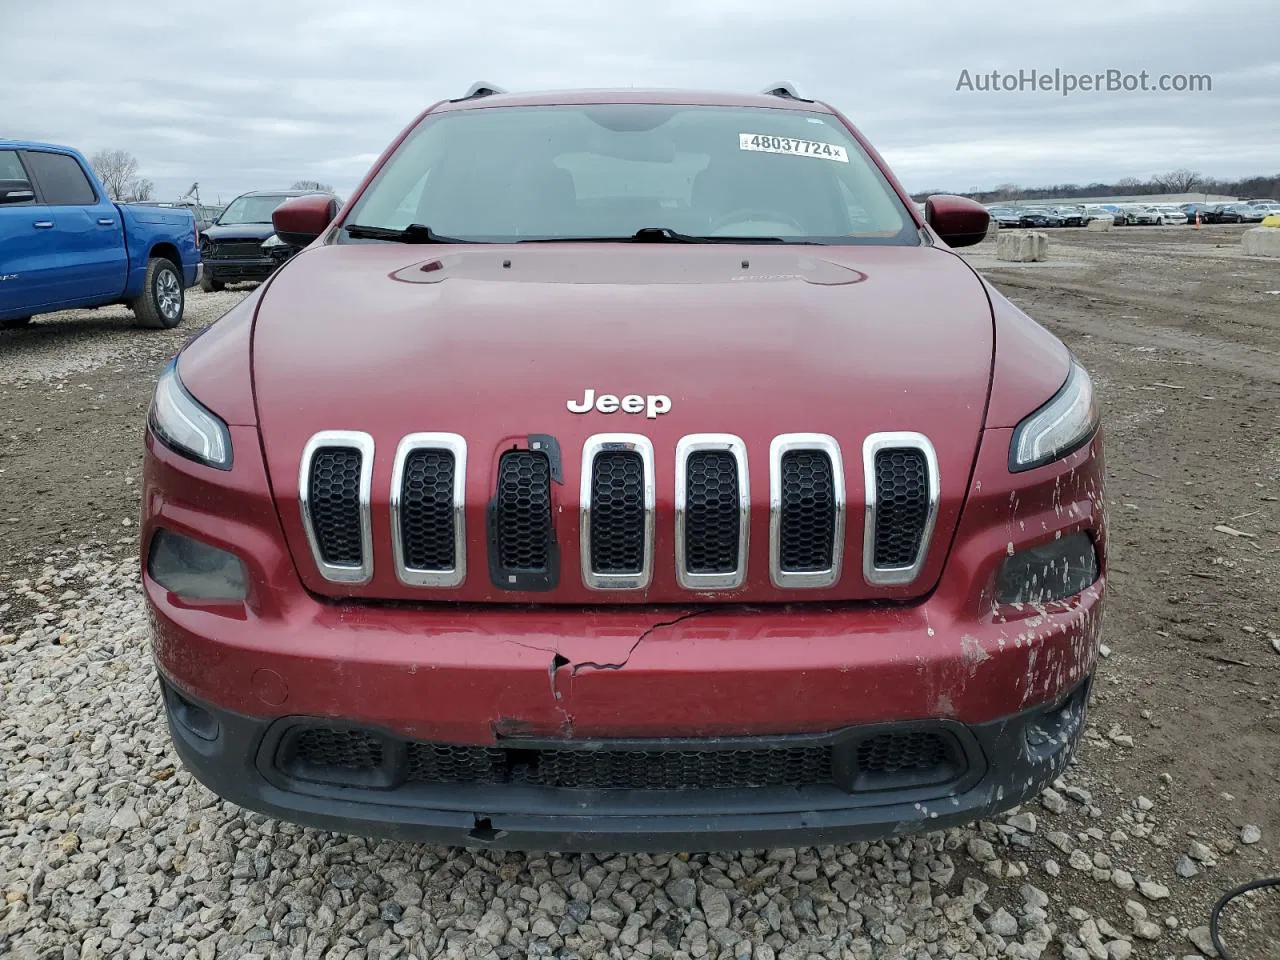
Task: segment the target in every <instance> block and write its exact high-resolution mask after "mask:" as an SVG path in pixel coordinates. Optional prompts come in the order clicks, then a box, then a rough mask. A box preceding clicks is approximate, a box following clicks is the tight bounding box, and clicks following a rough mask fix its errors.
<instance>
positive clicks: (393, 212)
mask: <svg viewBox="0 0 1280 960" xmlns="http://www.w3.org/2000/svg"><path fill="white" fill-rule="evenodd" d="M346 223H347V224H361V225H365V226H370V227H381V228H387V229H403V228H405V227H407V226H409V225H410V224H422V225H425V226H428V227H430V228H431V230H432V231H433V232H434V233H436V234H439V235H441V236H444V237H451V238H456V239H459V240H472V241H488V242H514V241H520V240H554V239H559V238H565V239H600V238H619V239H624V238H630V237H631V236H632V235H634V234H635V233H636V232H637V231H639V230H641V229H644V228H646V227H658V228H666V229H669V230H672V231H676V232H678V233H681V234H686V235H690V236H695V237H710V238H736V237H749V238H765V237H768V238H778V239H780V240H783V241H790V242H801V243H803V242H810V243H881V244H884V243H901V244H917V243H919V242H920V241H919V238H918V236H917V234H916V229H915V224H914V222H913V221H912V219H911V217H910V215H909V214H908V212H907V210H906V207H905V205H904V204H903V203H902V201H901V200H900V199H899V198H898V196H897V194H895V193H894V192H893V190H892V189H891V188H890V187H889V184H888V182H887V181H886V179H885V177H884V175H883V174H882V173H881V171H880V170H879V169H878V168H877V167H876V166H875V164H873V163H872V162H871V161H870V159H869V158H868V157H867V156H866V155H865V154H864V153H863V151H862V150H861V148H860V147H859V146H858V144H857V142H856V141H855V140H854V139H853V138H852V137H851V136H850V135H849V133H848V131H847V130H845V128H844V126H843V124H841V122H840V121H839V120H838V119H837V118H836V117H834V116H832V115H831V114H827V113H817V112H812V113H810V112H804V111H798V110H778V109H769V108H739V107H733V108H730V107H704V106H667V105H655V104H606V105H584V106H555V107H491V108H486V109H479V110H467V111H463V112H459V113H446V114H442V115H439V116H436V117H428V118H427V119H426V120H425V121H424V122H423V124H422V125H421V126H419V127H418V128H417V129H416V130H415V131H414V132H413V133H411V134H410V135H409V137H408V138H406V140H405V142H404V143H403V144H401V146H400V147H399V149H398V150H397V151H396V153H395V155H394V156H392V157H391V159H390V160H388V161H387V163H386V165H385V166H384V167H383V168H382V170H381V171H380V172H379V173H378V176H377V178H376V179H375V180H374V182H373V184H372V185H371V186H370V187H369V189H368V190H367V191H366V192H365V194H364V195H363V196H362V197H361V198H360V200H359V201H358V202H357V204H356V205H355V207H354V208H353V210H352V212H351V215H350V216H349V217H347V218H346ZM348 239H349V238H348V237H346V236H345V235H340V242H347V241H348Z"/></svg>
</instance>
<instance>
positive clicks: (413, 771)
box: [409, 743, 832, 790]
mask: <svg viewBox="0 0 1280 960" xmlns="http://www.w3.org/2000/svg"><path fill="white" fill-rule="evenodd" d="M831 754H832V750H831V747H829V746H813V747H778V748H760V749H743V750H679V749H672V750H504V749H499V748H494V747H460V746H450V745H446V744H430V743H411V744H409V779H410V780H411V781H420V782H448V783H525V784H530V785H533V786H540V787H563V788H568V789H582V790H691V789H692V790H696V789H704V790H705V789H716V788H734V787H771V786H772V787H777V786H794V787H799V786H805V785H810V784H827V783H831V781H832V767H831Z"/></svg>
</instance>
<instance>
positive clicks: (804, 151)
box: [738, 133, 849, 163]
mask: <svg viewBox="0 0 1280 960" xmlns="http://www.w3.org/2000/svg"><path fill="white" fill-rule="evenodd" d="M738 149H739V150H754V151H756V152H757V153H785V154H789V155H791V156H793V157H821V158H822V159H823V160H835V161H838V162H839V163H848V162H849V154H848V153H847V152H846V151H845V148H844V147H840V146H837V145H836V144H834V143H823V142H821V141H820V140H801V139H798V138H797V137H773V136H770V135H768V134H766V133H740V134H738Z"/></svg>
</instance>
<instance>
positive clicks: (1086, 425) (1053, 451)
mask: <svg viewBox="0 0 1280 960" xmlns="http://www.w3.org/2000/svg"><path fill="white" fill-rule="evenodd" d="M1097 429H1098V406H1097V403H1096V402H1095V400H1094V396H1093V381H1092V380H1090V379H1089V374H1088V373H1086V372H1085V369H1084V367H1082V366H1080V364H1078V363H1076V362H1075V360H1072V361H1071V370H1070V371H1069V372H1068V373H1067V382H1066V383H1064V384H1063V385H1062V389H1060V390H1059V391H1058V392H1057V393H1056V394H1054V395H1053V398H1052V399H1051V400H1050V401H1049V402H1048V403H1046V404H1045V405H1044V406H1043V407H1041V408H1040V409H1039V410H1037V411H1036V412H1035V413H1033V414H1031V415H1030V416H1029V417H1027V418H1026V419H1025V420H1023V421H1022V422H1021V423H1020V424H1018V426H1017V429H1015V430H1014V431H1013V440H1012V442H1011V443H1010V444H1009V470H1010V472H1012V473H1018V472H1019V471H1021V470H1030V469H1031V468H1032V467H1039V466H1042V465H1044V464H1046V463H1051V462H1052V461H1054V460H1058V459H1061V458H1062V457H1065V456H1066V455H1067V454H1069V453H1071V452H1072V451H1074V450H1077V449H1079V448H1080V447H1082V446H1083V445H1084V444H1085V443H1086V442H1087V441H1088V440H1089V438H1090V437H1092V436H1093V434H1094V432H1095V431H1096V430H1097Z"/></svg>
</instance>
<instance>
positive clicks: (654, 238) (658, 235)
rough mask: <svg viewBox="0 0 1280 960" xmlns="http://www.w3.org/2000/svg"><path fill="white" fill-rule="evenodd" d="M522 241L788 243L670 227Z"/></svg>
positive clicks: (773, 239)
mask: <svg viewBox="0 0 1280 960" xmlns="http://www.w3.org/2000/svg"><path fill="white" fill-rule="evenodd" d="M520 242H521V243H787V242H789V241H787V240H784V239H783V238H782V237H709V236H697V235H694V234H689V233H680V232H679V231H676V230H672V229H671V228H670V227H641V228H640V229H639V230H637V231H636V232H635V233H633V234H631V236H629V237H538V238H536V239H530V240H521V241H520Z"/></svg>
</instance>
